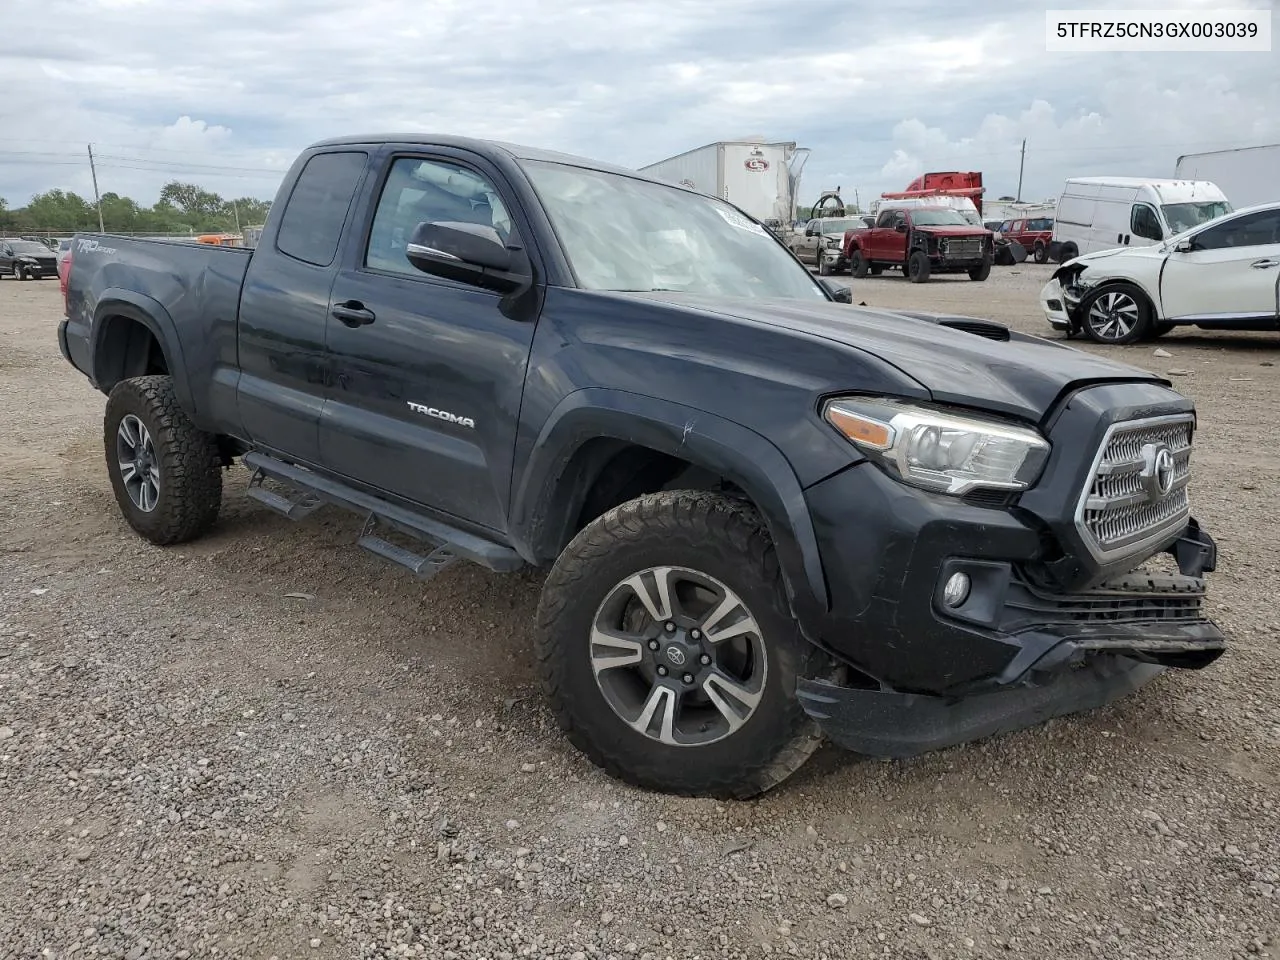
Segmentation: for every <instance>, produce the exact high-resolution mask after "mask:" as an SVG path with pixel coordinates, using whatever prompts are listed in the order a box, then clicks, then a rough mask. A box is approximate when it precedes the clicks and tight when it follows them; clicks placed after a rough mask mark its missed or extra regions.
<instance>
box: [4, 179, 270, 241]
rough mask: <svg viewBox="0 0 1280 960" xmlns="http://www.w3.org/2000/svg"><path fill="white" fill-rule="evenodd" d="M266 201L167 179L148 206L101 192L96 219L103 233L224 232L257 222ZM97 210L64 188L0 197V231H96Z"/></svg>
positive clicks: (88, 201) (88, 202)
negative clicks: (21, 202) (16, 203)
mask: <svg viewBox="0 0 1280 960" xmlns="http://www.w3.org/2000/svg"><path fill="white" fill-rule="evenodd" d="M270 208H271V203H270V202H269V201H267V200H259V199H257V198H256V197H237V198H234V199H224V198H222V197H220V196H219V195H218V194H216V193H213V192H211V191H209V190H205V189H204V188H203V187H199V186H197V185H196V184H194V183H181V182H179V181H177V180H173V181H170V182H169V183H166V184H165V185H164V189H162V190H161V191H160V199H159V200H158V201H157V202H156V203H155V205H154V206H150V207H144V206H142V205H141V204H140V203H138V202H137V201H136V200H132V199H130V198H129V197H122V196H120V195H119V194H117V193H104V194H103V195H102V225H103V227H104V228H105V229H106V231H107V232H108V233H230V232H236V231H237V229H238V228H237V223H238V224H239V228H244V227H248V226H253V225H256V224H261V223H262V222H263V221H264V220H265V219H266V216H267V211H268V210H269V209H270ZM97 229H98V210H97V208H96V207H95V206H94V203H93V201H92V200H86V199H85V198H84V197H81V196H80V195H79V194H76V193H72V192H71V191H69V190H48V191H46V192H45V193H40V194H37V195H36V196H34V197H32V198H31V202H30V203H28V204H27V205H26V206H25V207H19V208H17V209H14V210H10V209H9V208H8V206H7V204H6V203H5V201H4V198H3V197H0V234H9V235H12V234H22V233H45V232H51V233H64V234H71V233H76V232H96V231H97Z"/></svg>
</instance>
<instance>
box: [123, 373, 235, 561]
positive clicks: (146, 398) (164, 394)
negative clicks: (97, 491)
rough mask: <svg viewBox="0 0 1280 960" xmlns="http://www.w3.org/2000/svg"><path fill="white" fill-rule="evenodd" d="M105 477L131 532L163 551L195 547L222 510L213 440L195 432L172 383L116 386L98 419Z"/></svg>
mask: <svg viewBox="0 0 1280 960" xmlns="http://www.w3.org/2000/svg"><path fill="white" fill-rule="evenodd" d="M103 426H104V440H105V446H106V455H107V474H108V475H109V476H110V478H111V488H112V490H113V491H114V492H115V495H116V503H118V504H119V505H120V512H121V513H123V514H124V518H125V520H126V521H128V523H129V526H131V527H132V528H133V529H134V531H135V532H137V533H138V534H140V535H141V536H143V537H145V538H146V539H148V540H150V541H151V542H152V543H155V544H159V545H161V546H167V545H169V544H173V543H183V542H185V541H188V540H194V539H195V538H196V537H198V536H200V534H202V533H204V532H205V531H206V530H208V529H209V527H211V526H213V524H214V521H216V520H217V519H218V510H219V508H220V507H221V506H222V458H221V455H220V454H219V452H218V444H217V440H216V438H215V437H214V436H213V435H212V434H208V433H204V432H203V431H201V430H197V429H196V427H195V425H194V424H192V422H191V421H190V420H189V419H187V415H186V413H185V412H184V411H183V409H182V406H181V405H180V404H179V403H178V397H177V395H176V394H175V393H174V390H173V380H172V378H170V377H134V378H133V379H131V380H121V381H120V382H119V383H117V384H116V385H115V386H114V387H113V388H112V390H111V395H110V397H108V399H107V411H106V416H105V419H104V423H103Z"/></svg>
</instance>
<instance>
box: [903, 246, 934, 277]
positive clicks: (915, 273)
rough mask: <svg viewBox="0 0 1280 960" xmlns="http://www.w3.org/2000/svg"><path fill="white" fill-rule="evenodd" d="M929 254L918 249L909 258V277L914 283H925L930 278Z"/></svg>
mask: <svg viewBox="0 0 1280 960" xmlns="http://www.w3.org/2000/svg"><path fill="white" fill-rule="evenodd" d="M929 270H930V264H929V256H928V254H926V253H925V252H924V251H923V250H917V251H916V252H915V253H913V254H911V258H910V259H909V260H907V279H908V280H910V281H911V282H912V283H925V282H926V281H927V280H928V279H929Z"/></svg>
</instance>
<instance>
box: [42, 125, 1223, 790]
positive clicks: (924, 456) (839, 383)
mask: <svg viewBox="0 0 1280 960" xmlns="http://www.w3.org/2000/svg"><path fill="white" fill-rule="evenodd" d="M63 287H64V292H65V302H66V319H65V320H64V321H63V322H62V323H61V325H60V326H59V329H58V337H59V340H60V346H61V349H62V353H63V355H64V356H65V357H66V359H67V360H68V361H69V362H70V363H71V364H73V365H74V366H75V367H76V368H77V369H79V370H80V371H82V372H83V373H84V375H85V376H87V377H88V379H89V380H90V381H91V382H92V383H93V385H94V386H95V387H96V388H97V389H98V390H100V391H101V392H102V393H104V394H105V395H106V402H105V414H104V443H105V456H106V466H107V473H108V475H109V478H110V482H111V486H112V488H113V490H114V494H115V499H116V501H117V502H118V504H119V507H120V510H121V511H122V513H123V515H124V518H125V519H126V521H127V522H128V524H129V525H130V526H131V527H132V528H133V529H134V530H135V531H136V532H137V533H138V534H140V535H141V536H143V537H145V538H146V539H148V540H150V541H151V542H153V543H155V544H158V545H167V544H176V543H180V542H183V541H188V540H191V539H193V538H195V537H198V536H200V535H201V534H202V533H204V532H206V531H207V530H209V529H210V528H211V527H212V526H213V525H214V524H215V522H216V520H217V517H218V511H219V506H220V504H221V501H222V487H223V480H224V475H225V470H226V468H228V467H230V466H232V464H233V463H235V462H236V461H239V462H240V463H242V464H243V466H244V467H245V468H246V470H245V473H246V474H247V492H248V494H249V495H250V496H252V497H253V498H255V499H256V500H257V501H259V502H260V503H261V504H262V506H263V507H264V508H269V509H272V510H276V511H278V512H280V513H281V514H283V515H285V516H286V517H289V518H293V519H300V518H302V517H304V516H306V515H307V514H309V513H311V512H312V511H314V510H316V509H318V508H322V507H326V506H336V507H340V508H345V509H347V510H350V511H353V512H354V513H356V514H357V515H358V516H359V517H361V518H362V520H363V524H362V526H361V528H360V533H359V534H358V540H357V542H358V544H359V545H360V546H361V547H364V548H366V549H367V550H370V551H372V552H373V553H375V554H378V555H379V556H381V557H383V558H385V559H387V560H389V561H392V562H394V563H398V564H400V565H401V566H403V567H404V568H406V569H408V570H409V571H412V573H413V574H415V575H417V576H419V577H423V578H426V577H430V576H433V575H435V574H436V573H438V572H439V571H440V570H442V569H444V568H445V567H447V566H448V565H449V564H450V563H452V562H455V561H457V560H469V561H473V562H476V563H479V564H481V565H483V566H485V567H487V568H489V569H491V570H494V571H512V570H516V569H518V568H521V567H527V566H532V567H542V568H546V569H547V570H548V571H549V572H548V573H547V575H546V579H545V584H544V586H543V590H542V597H541V600H540V603H539V606H538V610H537V614H536V625H535V629H536V653H537V670H538V673H539V675H540V680H541V684H542V686H543V688H544V690H545V692H546V695H547V697H548V699H549V702H550V706H551V709H552V710H553V711H554V714H555V716H556V718H557V719H558V721H559V724H560V726H561V727H562V728H563V730H564V731H565V732H566V734H567V736H568V738H569V739H570V740H571V741H572V742H573V743H574V744H575V745H576V746H577V747H578V748H580V749H581V751H582V752H583V753H584V754H586V756H587V757H589V758H590V759H591V760H592V761H594V762H595V763H596V764H598V765H599V766H601V767H602V768H604V769H605V770H607V771H608V772H610V773H611V774H614V775H616V776H618V777H621V778H623V779H625V780H627V781H629V782H631V783H634V784H638V785H642V786H645V787H650V788H656V789H660V790H664V791H671V792H675V793H682V794H697V795H716V796H738V797H743V796H751V795H754V794H757V793H760V792H761V791H764V790H767V789H768V788H770V787H772V786H774V785H775V784H778V783H779V782H781V781H782V780H784V779H785V778H786V777H787V776H788V775H789V774H791V773H793V772H794V771H795V770H796V769H797V768H799V767H800V766H801V764H803V763H804V762H805V760H806V759H807V758H808V757H809V756H810V755H811V754H812V753H813V752H814V751H815V750H816V749H817V748H818V746H819V745H820V743H821V742H822V741H823V740H824V738H829V739H830V740H832V741H834V742H836V743H838V744H841V745H843V746H845V747H846V748H849V749H851V750H854V751H858V752H861V753H863V754H868V755H871V756H876V757H909V756H912V755H915V754H919V753H921V752H923V751H927V750H932V749H937V748H940V747H946V746H949V745H952V744H957V743H962V742H965V741H970V740H973V739H975V738H978V737H983V736H987V735H990V734H994V733H998V732H1001V731H1006V730H1012V729H1017V728H1021V727H1026V726H1028V725H1031V724H1034V723H1037V722H1039V721H1042V720H1044V719H1046V718H1049V717H1054V716H1059V715H1063V714H1067V713H1072V712H1076V711H1080V710H1085V709H1089V708H1093V707H1097V706H1099V705H1101V704H1104V703H1107V702H1109V701H1112V700H1113V699H1115V698H1117V697H1119V696H1121V695H1122V694H1125V693H1127V692H1128V691H1131V690H1133V689H1135V688H1136V687H1138V686H1139V685H1141V684H1142V683H1144V682H1146V681H1147V680H1149V679H1150V678H1152V677H1153V676H1155V675H1156V674H1158V673H1159V672H1160V671H1161V670H1163V669H1165V668H1169V667H1181V668H1198V667H1203V666H1204V665H1206V664H1208V663H1210V662H1212V661H1213V660H1214V659H1215V658H1217V657H1218V656H1219V655H1220V654H1221V653H1222V651H1223V649H1224V638H1223V636H1222V634H1221V633H1220V632H1219V631H1218V629H1217V628H1216V627H1215V626H1214V624H1213V623H1212V622H1210V621H1209V620H1208V619H1207V618H1206V615H1205V610H1204V602H1205V575H1206V574H1207V573H1208V572H1210V571H1211V570H1212V569H1213V567H1214V562H1215V547H1214V544H1213V541H1212V539H1211V538H1210V537H1209V535H1208V534H1207V533H1206V532H1204V531H1203V530H1201V528H1200V527H1199V525H1198V524H1197V522H1196V521H1195V519H1193V517H1192V514H1191V510H1190V501H1189V499H1188V492H1189V484H1188V481H1189V480H1190V477H1191V451H1192V437H1193V433H1194V430H1195V412H1194V409H1193V407H1192V404H1191V402H1190V401H1189V400H1188V399H1186V398H1185V397H1183V396H1181V395H1179V394H1178V393H1176V392H1175V391H1174V390H1172V389H1171V388H1170V385H1169V384H1168V383H1167V382H1166V381H1164V380H1162V379H1160V378H1159V377H1156V376H1153V375H1152V374H1149V373H1146V372H1144V371H1141V370H1136V369H1134V368H1132V367H1129V366H1125V365H1122V364H1119V363H1115V362H1112V361H1109V360H1106V359H1103V358H1099V357H1094V356H1091V355H1089V354H1087V353H1083V352H1079V351H1077V350H1075V349H1072V348H1070V347H1068V346H1065V345H1061V344H1055V343H1049V342H1045V341H1041V340H1039V339H1036V338H1033V337H1029V336H1024V335H1021V334H1018V333H1015V332H1011V331H1010V330H1008V329H1007V328H1005V327H1003V326H1001V325H998V324H995V323H991V322H988V321H985V320H981V319H975V318H970V317H958V316H937V315H928V314H917V313H909V312H884V311H877V310H869V309H857V308H855V307H853V306H852V305H848V300H849V295H848V294H849V291H848V289H847V288H843V287H838V286H837V285H836V284H835V283H834V282H833V281H830V280H824V279H820V278H815V277H813V276H811V275H810V273H809V272H808V271H807V270H806V269H805V268H804V267H803V266H802V265H801V264H800V263H799V262H798V261H797V260H796V259H795V258H794V257H793V256H792V255H791V254H790V252H788V250H787V249H786V247H785V246H784V245H783V243H782V242H781V241H779V240H778V239H777V238H775V237H774V236H773V235H772V234H771V233H770V232H769V231H767V230H766V229H764V227H763V226H761V224H760V223H758V222H757V221H755V220H753V219H752V218H750V217H748V216H746V215H744V214H743V213H742V212H741V211H739V210H738V209H737V208H735V207H733V206H731V205H729V204H727V203H725V202H723V201H721V200H719V199H716V198H713V197H708V196H703V195H700V194H697V193H694V192H692V191H689V190H686V189H683V188H681V187H676V186H670V185H666V184H663V183H661V182H658V181H655V180H652V179H649V178H647V177H645V176H643V175H640V174H637V173H635V172H634V171H631V170H626V169H620V168H613V167H608V166H605V165H602V164H598V163H594V162H592V161H588V160H583V159H580V158H575V157H570V156H565V155H560V154H555V153H548V152H544V151H541V150H534V149H527V148H523V147H517V146H512V145H509V144H498V143H492V142H487V141H478V140H472V139H463V138H456V137H443V136H442V137H429V136H421V135H403V136H392V137H387V136H380V137H350V138H344V139H336V140H330V141H326V142H323V143H319V144H316V145H314V146H312V147H310V148H308V149H307V150H306V151H304V152H303V154H302V155H301V156H300V157H299V158H298V160H297V161H296V163H295V164H294V166H293V167H292V169H291V170H290V172H289V173H288V175H287V177H286V179H285V180H284V183H283V185H282V187H281V189H280V192H279V194H278V197H277V199H276V202H275V204H274V205H273V206H272V208H271V213H270V216H269V218H268V221H267V224H266V227H265V229H264V231H263V234H262V238H261V242H260V243H259V244H258V246H257V247H256V248H255V249H253V250H247V249H239V248H235V247H210V246H204V245H197V244H193V243H184V242H166V241H152V240H139V239H129V238H124V237H114V236H85V235H82V236H77V237H76V238H75V242H74V244H73V246H72V250H71V254H70V263H69V266H68V267H67V268H66V269H65V270H64V276H63Z"/></svg>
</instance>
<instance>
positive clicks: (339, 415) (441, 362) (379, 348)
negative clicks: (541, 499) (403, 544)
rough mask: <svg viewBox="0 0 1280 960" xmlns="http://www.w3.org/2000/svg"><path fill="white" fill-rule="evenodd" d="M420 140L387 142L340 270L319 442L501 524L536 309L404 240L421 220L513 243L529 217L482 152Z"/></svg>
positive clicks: (380, 476)
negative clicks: (488, 228) (481, 228)
mask: <svg viewBox="0 0 1280 960" xmlns="http://www.w3.org/2000/svg"><path fill="white" fill-rule="evenodd" d="M421 149H422V148H418V150H413V149H412V148H409V149H406V150H403V151H397V150H393V149H390V148H388V149H387V150H386V151H385V153H384V155H383V157H382V159H381V163H380V168H381V169H380V176H381V180H380V183H379V185H378V186H377V188H376V189H375V190H373V191H366V196H367V197H368V198H369V199H368V200H366V203H365V206H364V208H363V209H362V211H361V214H360V216H361V218H362V219H361V220H360V221H358V222H359V224H360V225H361V227H362V229H360V230H358V231H353V236H354V242H352V243H351V244H349V245H348V248H347V249H346V251H344V254H343V265H342V269H341V270H340V271H339V273H338V276H337V278H336V279H335V280H334V284H333V291H332V294H331V297H330V318H329V322H328V347H329V354H330V358H331V363H332V365H333V371H334V380H333V386H332V389H331V392H330V397H329V402H328V403H327V404H326V406H325V413H324V418H323V420H322V423H321V430H320V446H321V456H322V457H323V460H324V463H325V465H326V466H327V467H328V468H329V469H331V470H333V471H334V472H336V473H339V474H342V475H343V476H346V477H348V478H350V479H352V480H355V481H357V482H359V483H361V484H365V485H367V486H371V487H375V488H379V489H381V490H383V491H386V492H387V493H390V494H393V495H395V496H397V497H400V498H403V499H406V500H409V501H412V502H413V503H415V504H419V505H422V506H424V507H427V508H429V509H431V510H433V511H436V512H440V513H445V514H448V515H450V516H452V517H455V518H459V519H461V520H464V521H467V522H468V523H471V524H479V525H481V526H484V527H487V528H490V529H493V530H497V531H502V530H505V529H506V504H507V495H508V491H509V487H510V482H511V460H512V454H513V452H514V447H515V433H516V418H517V415H518V414H519V410H520V398H521V395H522V392H523V389H524V379H525V367H526V365H527V363H528V359H529V348H530V343H531V341H532V339H533V330H534V319H535V318H533V317H516V316H508V315H506V314H504V312H503V309H502V302H503V298H502V297H501V296H500V295H499V294H497V293H493V292H490V291H487V290H482V289H480V288H478V287H473V286H469V285H467V284H464V283H460V282H455V281H452V280H445V279H442V278H439V277H433V276H431V275H429V274H426V273H423V272H421V271H419V270H418V269H417V268H415V267H414V266H413V265H412V264H410V263H409V261H408V260H407V259H406V258H405V244H406V242H407V240H408V238H409V236H410V235H411V233H412V232H413V229H414V227H416V226H417V225H418V224H419V223H420V222H422V221H427V220H435V221H451V222H459V221H461V222H472V223H483V224H486V225H492V226H494V227H495V228H497V229H498V232H499V233H500V234H501V235H503V237H504V238H506V239H507V240H508V242H509V243H510V244H520V243H522V241H521V237H522V236H526V237H527V236H528V235H529V231H528V230H527V229H526V228H523V227H522V225H521V223H520V222H519V219H518V217H517V219H516V221H515V222H514V223H513V221H512V212H514V211H513V205H512V204H511V202H510V199H509V194H508V193H507V192H506V190H505V189H504V187H503V186H502V185H500V180H499V177H498V175H497V173H496V171H494V170H492V169H491V168H490V167H489V166H488V165H487V164H485V163H484V162H483V161H481V160H480V159H479V158H474V157H472V156H471V155H470V154H467V153H465V152H461V151H454V150H447V149H444V148H441V149H440V150H439V151H436V150H431V151H430V152H427V153H423V152H419V151H420V150H421ZM510 312H511V311H508V313H510Z"/></svg>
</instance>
